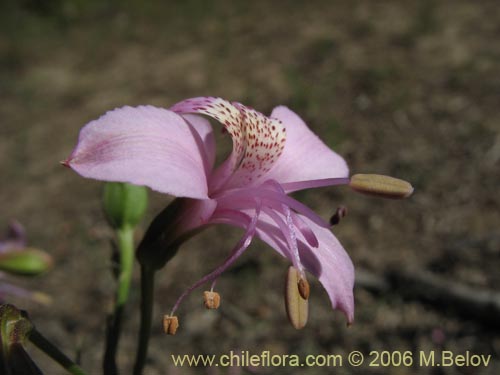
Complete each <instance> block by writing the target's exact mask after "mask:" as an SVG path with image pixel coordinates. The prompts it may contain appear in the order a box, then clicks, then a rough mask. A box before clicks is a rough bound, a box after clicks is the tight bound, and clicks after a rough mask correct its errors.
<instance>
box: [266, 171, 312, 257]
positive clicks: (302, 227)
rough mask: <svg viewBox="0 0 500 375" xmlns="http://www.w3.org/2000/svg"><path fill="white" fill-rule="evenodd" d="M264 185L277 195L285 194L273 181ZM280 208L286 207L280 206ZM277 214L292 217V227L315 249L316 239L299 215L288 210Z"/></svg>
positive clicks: (268, 181)
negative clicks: (277, 193)
mask: <svg viewBox="0 0 500 375" xmlns="http://www.w3.org/2000/svg"><path fill="white" fill-rule="evenodd" d="M266 185H267V186H270V187H271V188H272V189H273V190H275V191H277V192H279V193H282V194H286V193H285V190H284V189H283V187H282V186H281V185H280V184H279V183H278V182H277V181H275V180H267V181H265V182H264V183H263V184H262V186H266ZM282 207H286V206H284V205H282ZM279 212H281V213H282V214H283V215H287V213H289V214H290V215H291V216H292V221H293V225H294V226H295V227H296V228H297V229H298V230H299V231H300V232H301V233H302V235H303V236H304V238H305V240H306V241H307V243H308V244H309V245H311V246H312V247H314V248H317V247H318V246H319V242H318V238H317V237H316V235H315V234H314V232H313V231H312V229H311V228H310V227H309V225H307V224H306V223H305V222H304V220H303V219H302V218H301V217H300V216H299V215H297V214H296V213H295V212H293V211H291V210H290V209H288V210H286V209H283V210H279Z"/></svg>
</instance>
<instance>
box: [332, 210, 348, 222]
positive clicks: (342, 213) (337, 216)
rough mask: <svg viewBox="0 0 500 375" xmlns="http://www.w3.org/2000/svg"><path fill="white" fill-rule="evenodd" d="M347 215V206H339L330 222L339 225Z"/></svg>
mask: <svg viewBox="0 0 500 375" xmlns="http://www.w3.org/2000/svg"><path fill="white" fill-rule="evenodd" d="M346 216H347V207H345V206H339V207H337V211H335V213H334V214H333V216H332V217H331V218H330V224H331V225H337V224H338V223H340V220H341V219H343V218H344V217H346Z"/></svg>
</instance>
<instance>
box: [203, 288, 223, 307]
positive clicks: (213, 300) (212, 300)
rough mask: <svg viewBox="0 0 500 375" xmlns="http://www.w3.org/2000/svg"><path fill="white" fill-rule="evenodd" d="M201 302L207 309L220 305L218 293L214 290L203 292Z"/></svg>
mask: <svg viewBox="0 0 500 375" xmlns="http://www.w3.org/2000/svg"><path fill="white" fill-rule="evenodd" d="M203 303H204V305H205V307H206V308H207V309H218V308H219V306H220V295H219V293H217V292H214V291H212V290H211V291H205V292H203Z"/></svg>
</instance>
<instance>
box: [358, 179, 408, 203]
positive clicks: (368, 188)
mask: <svg viewBox="0 0 500 375" xmlns="http://www.w3.org/2000/svg"><path fill="white" fill-rule="evenodd" d="M349 186H350V187H351V188H352V189H353V190H355V191H357V192H359V193H363V194H368V195H376V196H378V197H382V198H392V199H402V198H407V197H409V196H410V195H411V194H412V193H413V187H412V186H411V184H410V183H409V182H407V181H404V180H400V179H398V178H394V177H390V176H384V175H380V174H355V175H354V176H352V177H351V181H350V182H349Z"/></svg>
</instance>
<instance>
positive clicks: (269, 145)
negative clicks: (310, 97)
mask: <svg viewBox="0 0 500 375" xmlns="http://www.w3.org/2000/svg"><path fill="white" fill-rule="evenodd" d="M171 109H172V110H173V111H175V112H178V113H181V114H184V113H197V114H204V115H208V116H210V117H212V118H214V119H216V120H217V121H219V122H220V123H221V124H222V125H223V126H224V127H225V129H226V130H227V132H228V133H229V134H230V135H231V138H232V140H233V152H232V154H231V156H230V157H229V159H228V160H227V161H226V162H225V163H224V164H223V166H222V167H221V168H220V169H219V170H218V171H217V172H216V174H215V175H214V176H215V177H214V178H215V179H216V180H217V181H214V190H216V189H217V188H220V186H221V185H222V184H225V187H226V188H228V187H240V186H244V185H248V184H251V183H252V182H254V181H256V180H258V179H260V178H261V177H262V176H264V175H265V174H266V173H267V172H268V171H269V170H270V169H271V168H272V166H273V164H274V163H275V162H276V161H277V160H278V158H279V156H280V155H281V153H282V151H283V148H284V146H285V139H286V136H285V129H284V127H283V125H282V124H281V122H280V121H279V120H277V119H272V118H269V117H266V116H264V115H263V114H262V113H260V112H257V111H256V110H254V109H252V108H249V107H246V106H244V105H243V104H240V103H236V102H234V103H230V102H228V101H226V100H224V99H221V98H214V97H199V98H193V99H187V100H184V101H182V102H180V103H177V104H176V105H174V106H173V107H172V108H171Z"/></svg>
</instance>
